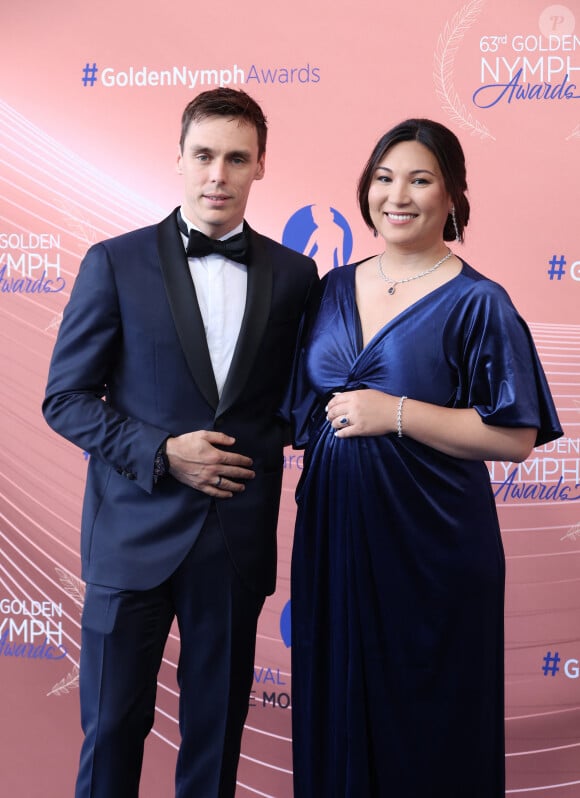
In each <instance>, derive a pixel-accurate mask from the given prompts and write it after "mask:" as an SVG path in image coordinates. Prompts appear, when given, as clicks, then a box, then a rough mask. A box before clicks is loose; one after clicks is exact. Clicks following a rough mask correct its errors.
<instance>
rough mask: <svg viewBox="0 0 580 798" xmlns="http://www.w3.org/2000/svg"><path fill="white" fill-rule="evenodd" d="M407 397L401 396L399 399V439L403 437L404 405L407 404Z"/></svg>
mask: <svg viewBox="0 0 580 798" xmlns="http://www.w3.org/2000/svg"><path fill="white" fill-rule="evenodd" d="M406 398H407V397H406V396H401V398H400V399H399V404H398V405H397V437H398V438H402V437H403V404H404V402H405V399H406Z"/></svg>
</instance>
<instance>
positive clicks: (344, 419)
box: [338, 416, 348, 427]
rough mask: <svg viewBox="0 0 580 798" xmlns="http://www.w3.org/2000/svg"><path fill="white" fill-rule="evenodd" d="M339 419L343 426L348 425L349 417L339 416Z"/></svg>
mask: <svg viewBox="0 0 580 798" xmlns="http://www.w3.org/2000/svg"><path fill="white" fill-rule="evenodd" d="M338 420H339V423H340V424H342V426H343V427H348V418H347V417H346V416H343V417H342V418H339V419H338Z"/></svg>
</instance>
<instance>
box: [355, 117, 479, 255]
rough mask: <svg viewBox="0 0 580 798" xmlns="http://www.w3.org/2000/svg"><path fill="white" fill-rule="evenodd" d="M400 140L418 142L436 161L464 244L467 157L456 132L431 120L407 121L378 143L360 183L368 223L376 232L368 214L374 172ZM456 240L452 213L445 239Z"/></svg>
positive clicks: (360, 194) (360, 202) (360, 193)
mask: <svg viewBox="0 0 580 798" xmlns="http://www.w3.org/2000/svg"><path fill="white" fill-rule="evenodd" d="M401 141H418V142H419V143H420V144H422V145H423V146H424V147H426V148H427V149H428V150H429V151H430V152H432V153H433V155H434V156H435V158H436V159H437V163H438V164H439V167H440V169H441V174H442V176H443V181H444V183H445V188H446V190H447V193H448V194H449V196H450V197H451V201H452V203H453V206H454V208H455V218H456V221H457V230H458V233H459V238H460V239H461V241H463V231H464V229H465V228H466V227H467V223H468V221H469V200H468V199H467V197H466V196H465V192H466V191H467V179H466V173H465V155H464V154H463V149H462V148H461V144H460V143H459V139H458V138H457V136H456V135H455V133H452V132H451V131H450V130H449V129H448V128H446V127H445V126H444V125H441V124H439V122H433V121H432V120H431V119H407V120H405V121H404V122H401V123H400V124H398V125H396V127H394V128H392V129H391V130H389V131H388V132H387V133H385V135H384V136H382V137H381V138H380V139H379V141H378V142H377V144H376V146H375V148H374V150H373V151H372V153H371V157H370V158H369V159H368V161H367V163H366V166H365V168H364V169H363V172H362V174H361V176H360V179H359V182H358V204H359V208H360V210H361V213H362V217H363V219H364V220H365V222H366V224H367V225H368V226H369V227H370V228H371V230H374V224H373V221H372V219H371V216H370V212H369V189H370V186H371V182H372V180H373V176H374V174H375V170H376V168H377V166H378V165H379V164H380V162H381V161H382V160H383V158H384V157H385V155H386V153H387V151H388V150H390V149H391V147H393V146H394V145H395V144H399V143H400V142H401ZM455 238H456V233H455V228H454V226H453V220H452V218H451V214H449V215H448V216H447V220H446V222H445V227H444V228H443V240H444V241H453V240H454V239H455Z"/></svg>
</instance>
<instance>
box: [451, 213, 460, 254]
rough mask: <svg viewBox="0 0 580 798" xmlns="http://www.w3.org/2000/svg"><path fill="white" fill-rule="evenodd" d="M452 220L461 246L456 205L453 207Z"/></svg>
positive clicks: (456, 238)
mask: <svg viewBox="0 0 580 798" xmlns="http://www.w3.org/2000/svg"><path fill="white" fill-rule="evenodd" d="M451 220H452V222H453V229H454V230H455V240H456V241H457V243H458V244H461V236H460V235H459V228H458V227H457V216H456V215H455V205H452V206H451Z"/></svg>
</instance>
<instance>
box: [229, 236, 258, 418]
mask: <svg viewBox="0 0 580 798" xmlns="http://www.w3.org/2000/svg"><path fill="white" fill-rule="evenodd" d="M248 232H249V235H250V240H251V263H250V264H249V265H248V289H247V293H246V308H245V311H244V317H243V319H242V326H241V328H240V335H239V337H238V342H237V344H236V348H235V350H234V356H233V358H232V364H231V366H230V370H229V372H228V376H227V379H226V383H225V385H224V389H223V391H222V395H221V399H220V402H219V405H218V409H217V414H218V415H220V414H222V413H225V411H226V410H227V409H228V408H229V407H231V405H232V404H233V403H234V402H235V400H236V399H237V397H238V396H239V394H240V391H242V389H243V388H244V386H245V384H246V382H247V380H248V376H249V374H250V370H251V368H252V366H253V364H254V362H255V359H256V354H257V352H258V347H259V346H260V342H261V341H262V338H263V336H264V333H265V330H266V324H267V321H268V316H269V314H270V306H271V304H272V266H271V264H270V261H269V259H268V258H267V256H266V253H265V251H264V248H263V246H262V242H261V241H260V237H259V236H258V235H256V233H254V231H253V230H251V229H250V228H248Z"/></svg>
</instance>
